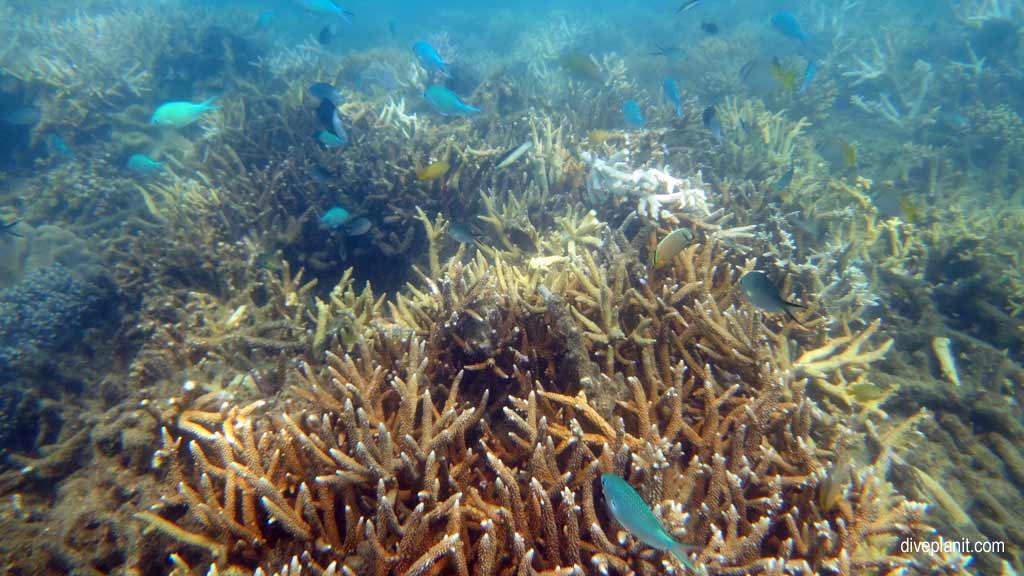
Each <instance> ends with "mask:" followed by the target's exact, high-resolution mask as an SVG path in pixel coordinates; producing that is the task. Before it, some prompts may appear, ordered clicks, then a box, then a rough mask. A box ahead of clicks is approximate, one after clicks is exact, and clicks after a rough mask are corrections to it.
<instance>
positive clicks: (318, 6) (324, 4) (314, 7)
mask: <svg viewBox="0 0 1024 576" xmlns="http://www.w3.org/2000/svg"><path fill="white" fill-rule="evenodd" d="M295 1H296V2H297V3H298V4H299V6H302V7H303V8H304V9H305V10H306V11H307V12H309V13H311V14H316V15H317V16H337V17H338V18H341V19H342V20H344V21H345V23H347V24H351V23H352V20H350V19H349V17H350V16H355V14H353V13H352V12H351V11H349V10H345V9H344V8H342V7H341V6H338V5H337V4H335V3H334V2H332V1H331V0H295Z"/></svg>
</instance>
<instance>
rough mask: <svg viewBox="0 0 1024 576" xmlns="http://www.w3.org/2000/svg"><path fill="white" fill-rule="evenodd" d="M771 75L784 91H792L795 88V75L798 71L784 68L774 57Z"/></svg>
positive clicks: (796, 75)
mask: <svg viewBox="0 0 1024 576" xmlns="http://www.w3.org/2000/svg"><path fill="white" fill-rule="evenodd" d="M771 71H772V77H773V78H775V81H776V82H778V83H779V84H780V85H782V89H783V90H784V91H786V92H793V91H794V90H796V88H797V77H798V75H799V72H798V71H797V70H796V69H790V68H786V67H785V66H783V65H782V63H781V62H779V59H778V58H776V59H774V60H772V66H771Z"/></svg>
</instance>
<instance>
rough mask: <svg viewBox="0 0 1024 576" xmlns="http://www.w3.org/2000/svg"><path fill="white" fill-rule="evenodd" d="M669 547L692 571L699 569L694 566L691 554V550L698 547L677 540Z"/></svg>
mask: <svg viewBox="0 0 1024 576" xmlns="http://www.w3.org/2000/svg"><path fill="white" fill-rule="evenodd" d="M668 549H669V552H671V553H672V555H673V556H675V557H676V559H677V560H679V562H681V563H682V564H683V566H686V567H687V568H688V569H689V570H690V571H692V572H696V571H697V567H696V566H694V565H693V562H691V561H690V554H689V553H690V551H691V550H696V547H694V546H689V545H686V544H683V543H682V542H677V541H675V540H673V541H672V543H671V544H670V545H669V548H668Z"/></svg>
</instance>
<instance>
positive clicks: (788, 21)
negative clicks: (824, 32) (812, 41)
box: [772, 11, 807, 46]
mask: <svg viewBox="0 0 1024 576" xmlns="http://www.w3.org/2000/svg"><path fill="white" fill-rule="evenodd" d="M772 27H774V28H775V29H776V30H777V31H778V32H779V33H780V34H782V35H783V36H788V37H790V38H793V39H794V40H799V41H800V43H801V44H803V45H804V46H806V45H807V34H805V33H804V29H803V27H802V26H800V21H799V20H797V19H796V16H794V15H793V14H792V13H791V12H786V11H782V12H776V13H775V14H773V15H772Z"/></svg>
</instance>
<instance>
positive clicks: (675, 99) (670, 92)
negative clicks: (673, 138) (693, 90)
mask: <svg viewBox="0 0 1024 576" xmlns="http://www.w3.org/2000/svg"><path fill="white" fill-rule="evenodd" d="M661 91H662V92H663V93H664V94H665V99H666V100H668V102H669V104H671V105H672V108H673V109H674V110H675V111H676V117H677V118H682V117H683V97H682V96H680V95H679V84H676V81H675V80H673V79H671V78H665V81H664V82H662V83H661Z"/></svg>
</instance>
